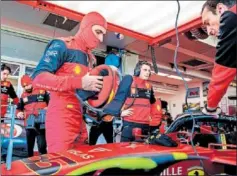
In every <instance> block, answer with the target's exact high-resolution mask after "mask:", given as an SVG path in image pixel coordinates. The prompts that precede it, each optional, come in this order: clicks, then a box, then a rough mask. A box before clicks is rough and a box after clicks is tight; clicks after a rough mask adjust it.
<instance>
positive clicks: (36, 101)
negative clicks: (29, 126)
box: [16, 89, 49, 125]
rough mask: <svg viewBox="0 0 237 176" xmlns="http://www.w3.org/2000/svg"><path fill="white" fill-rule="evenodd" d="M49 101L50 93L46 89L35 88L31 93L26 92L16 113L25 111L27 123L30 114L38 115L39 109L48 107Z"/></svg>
mask: <svg viewBox="0 0 237 176" xmlns="http://www.w3.org/2000/svg"><path fill="white" fill-rule="evenodd" d="M48 103H49V94H48V93H47V92H46V91H45V90H41V89H33V91H32V92H31V93H28V92H24V93H23V94H22V95H21V98H20V101H19V103H18V105H17V109H16V114H17V113H18V112H24V114H25V125H26V120H27V118H28V117H29V115H31V114H33V115H35V116H36V117H37V116H38V115H39V110H40V109H44V108H46V107H47V106H48Z"/></svg>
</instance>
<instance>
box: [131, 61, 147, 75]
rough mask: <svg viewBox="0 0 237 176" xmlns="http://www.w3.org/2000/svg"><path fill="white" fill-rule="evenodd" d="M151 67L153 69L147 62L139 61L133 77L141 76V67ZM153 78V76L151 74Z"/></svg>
mask: <svg viewBox="0 0 237 176" xmlns="http://www.w3.org/2000/svg"><path fill="white" fill-rule="evenodd" d="M144 64H145V65H149V66H150V67H151V65H150V64H149V63H148V62H147V61H139V62H138V63H137V64H136V67H135V69H134V74H133V76H140V73H141V67H142V65H144ZM150 76H151V74H150Z"/></svg>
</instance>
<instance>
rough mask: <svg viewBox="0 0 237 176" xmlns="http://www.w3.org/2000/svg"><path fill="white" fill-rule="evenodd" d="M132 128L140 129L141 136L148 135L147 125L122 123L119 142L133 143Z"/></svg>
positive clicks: (148, 127) (148, 128)
mask: <svg viewBox="0 0 237 176" xmlns="http://www.w3.org/2000/svg"><path fill="white" fill-rule="evenodd" d="M134 128H140V129H141V130H142V135H148V134H149V133H150V126H149V125H148V124H140V123H134V122H128V121H123V127H122V134H121V142H132V141H135V136H133V129H134Z"/></svg>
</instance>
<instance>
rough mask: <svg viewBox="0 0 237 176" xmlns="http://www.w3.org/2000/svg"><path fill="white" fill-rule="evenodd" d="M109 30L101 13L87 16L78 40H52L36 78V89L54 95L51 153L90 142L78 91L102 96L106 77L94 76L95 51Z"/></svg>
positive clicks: (50, 110) (49, 117)
mask: <svg viewBox="0 0 237 176" xmlns="http://www.w3.org/2000/svg"><path fill="white" fill-rule="evenodd" d="M106 30H107V22H106V20H105V18H104V17H103V16H102V15H100V14H99V13H97V12H91V13H88V14H87V15H85V16H84V18H83V19H82V21H81V23H80V29H79V31H78V32H77V33H76V35H75V36H72V37H68V38H61V39H55V40H52V41H51V42H50V43H49V44H48V46H47V47H46V50H45V52H44V55H43V57H42V58H41V60H40V62H39V64H38V66H37V68H36V71H35V72H34V74H33V76H32V77H33V79H34V80H33V87H35V88H44V89H46V90H49V91H50V102H49V106H48V110H47V115H46V140H47V146H48V152H49V153H50V152H60V151H64V150H67V149H69V148H72V147H73V146H74V144H75V143H74V142H75V141H76V142H77V143H84V141H85V140H86V138H87V131H86V126H85V123H84V122H83V118H82V109H81V104H80V102H79V101H78V99H77V98H76V96H75V90H76V89H82V90H86V91H95V92H99V91H100V90H101V88H102V84H103V80H102V79H103V77H102V76H90V75H89V74H88V71H89V68H90V67H91V66H92V65H93V58H94V57H93V55H92V54H91V50H92V49H94V48H96V47H97V46H98V45H99V43H100V42H102V41H103V36H104V34H105V33H106Z"/></svg>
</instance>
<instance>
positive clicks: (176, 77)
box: [167, 75, 192, 81]
mask: <svg viewBox="0 0 237 176" xmlns="http://www.w3.org/2000/svg"><path fill="white" fill-rule="evenodd" d="M167 77H168V78H173V79H179V80H183V79H182V78H181V77H180V76H176V75H169V76H167ZM184 80H185V81H191V80H192V79H191V78H184Z"/></svg>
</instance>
